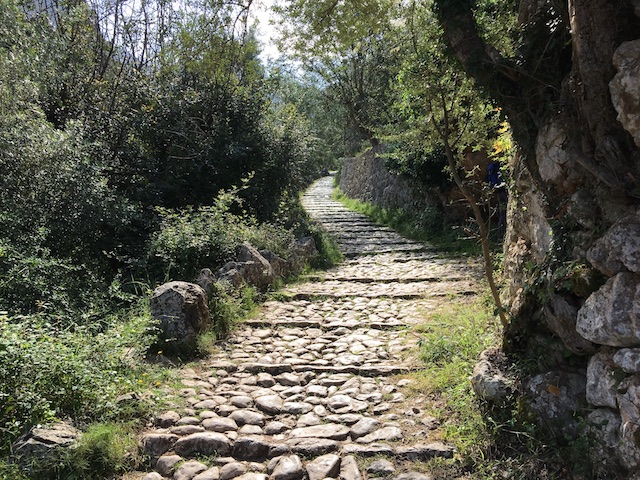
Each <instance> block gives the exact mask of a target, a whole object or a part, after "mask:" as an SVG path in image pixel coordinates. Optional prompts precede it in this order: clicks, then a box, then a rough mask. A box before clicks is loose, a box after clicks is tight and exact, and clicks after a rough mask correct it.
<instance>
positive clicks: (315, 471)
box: [307, 453, 340, 480]
mask: <svg viewBox="0 0 640 480" xmlns="http://www.w3.org/2000/svg"><path fill="white" fill-rule="evenodd" d="M339 472H340V457H339V456H338V455H335V454H333V453H329V454H327V455H321V456H319V457H317V458H315V459H314V460H312V461H310V462H308V463H307V475H308V477H309V480H323V479H324V478H335V477H336V476H337V475H338V473H339Z"/></svg>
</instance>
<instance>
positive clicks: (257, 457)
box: [233, 435, 272, 462]
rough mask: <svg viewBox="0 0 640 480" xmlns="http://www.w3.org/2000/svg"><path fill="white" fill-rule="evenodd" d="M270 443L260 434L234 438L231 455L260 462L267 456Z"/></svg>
mask: <svg viewBox="0 0 640 480" xmlns="http://www.w3.org/2000/svg"><path fill="white" fill-rule="evenodd" d="M271 447H272V445H271V444H270V443H269V442H268V441H267V440H265V438H264V437H262V436H261V435H247V436H243V437H238V438H236V441H235V443H234V444H233V457H234V458H236V459H238V460H247V461H249V462H261V461H263V460H265V459H266V458H267V457H268V456H269V451H270V449H271Z"/></svg>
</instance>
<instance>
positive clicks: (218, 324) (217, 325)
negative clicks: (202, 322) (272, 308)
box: [199, 283, 259, 352]
mask: <svg viewBox="0 0 640 480" xmlns="http://www.w3.org/2000/svg"><path fill="white" fill-rule="evenodd" d="M258 298H259V295H258V292H257V290H256V289H255V288H254V287H245V288H242V289H241V290H240V291H230V290H229V288H228V286H227V285H224V284H221V283H215V284H214V285H213V293H212V294H211V295H210V298H209V311H210V313H211V320H212V326H211V331H210V332H208V334H209V335H210V336H211V337H209V338H206V336H205V338H204V339H201V340H199V341H200V349H201V350H202V351H203V352H206V351H207V348H206V345H205V344H206V343H209V342H210V341H211V340H216V339H220V338H222V337H223V336H224V335H225V334H226V333H228V332H229V331H230V330H231V329H232V327H233V325H234V324H235V323H237V322H238V321H240V320H242V319H243V318H246V317H248V316H250V315H251V313H253V312H254V311H255V308H256V304H257V302H258Z"/></svg>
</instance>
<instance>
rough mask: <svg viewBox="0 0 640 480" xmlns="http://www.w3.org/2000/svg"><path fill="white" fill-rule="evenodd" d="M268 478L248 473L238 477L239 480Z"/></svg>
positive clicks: (262, 479) (265, 479)
mask: <svg viewBox="0 0 640 480" xmlns="http://www.w3.org/2000/svg"><path fill="white" fill-rule="evenodd" d="M268 478H269V477H268V476H267V475H265V474H264V473H256V472H248V473H245V474H244V475H241V476H240V477H237V480H267V479H268Z"/></svg>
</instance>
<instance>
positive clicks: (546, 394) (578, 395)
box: [526, 371, 587, 437]
mask: <svg viewBox="0 0 640 480" xmlns="http://www.w3.org/2000/svg"><path fill="white" fill-rule="evenodd" d="M586 383H587V382H586V378H585V377H584V376H583V375H579V374H577V373H569V372H561V371H558V372H547V373H544V374H540V375H536V376H535V377H533V378H531V379H530V380H529V383H528V384H527V386H526V390H527V399H528V402H529V407H530V408H531V411H532V412H533V413H535V414H536V415H537V416H538V419H539V421H540V422H541V423H542V424H543V425H544V426H546V427H547V428H548V429H549V430H550V431H552V432H553V433H554V434H555V435H564V436H566V437H573V436H575V435H576V434H577V432H578V428H579V425H578V422H577V420H576V418H577V417H576V414H577V413H578V412H579V411H581V410H583V409H585V408H586V406H587V402H586V396H585V390H586Z"/></svg>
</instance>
